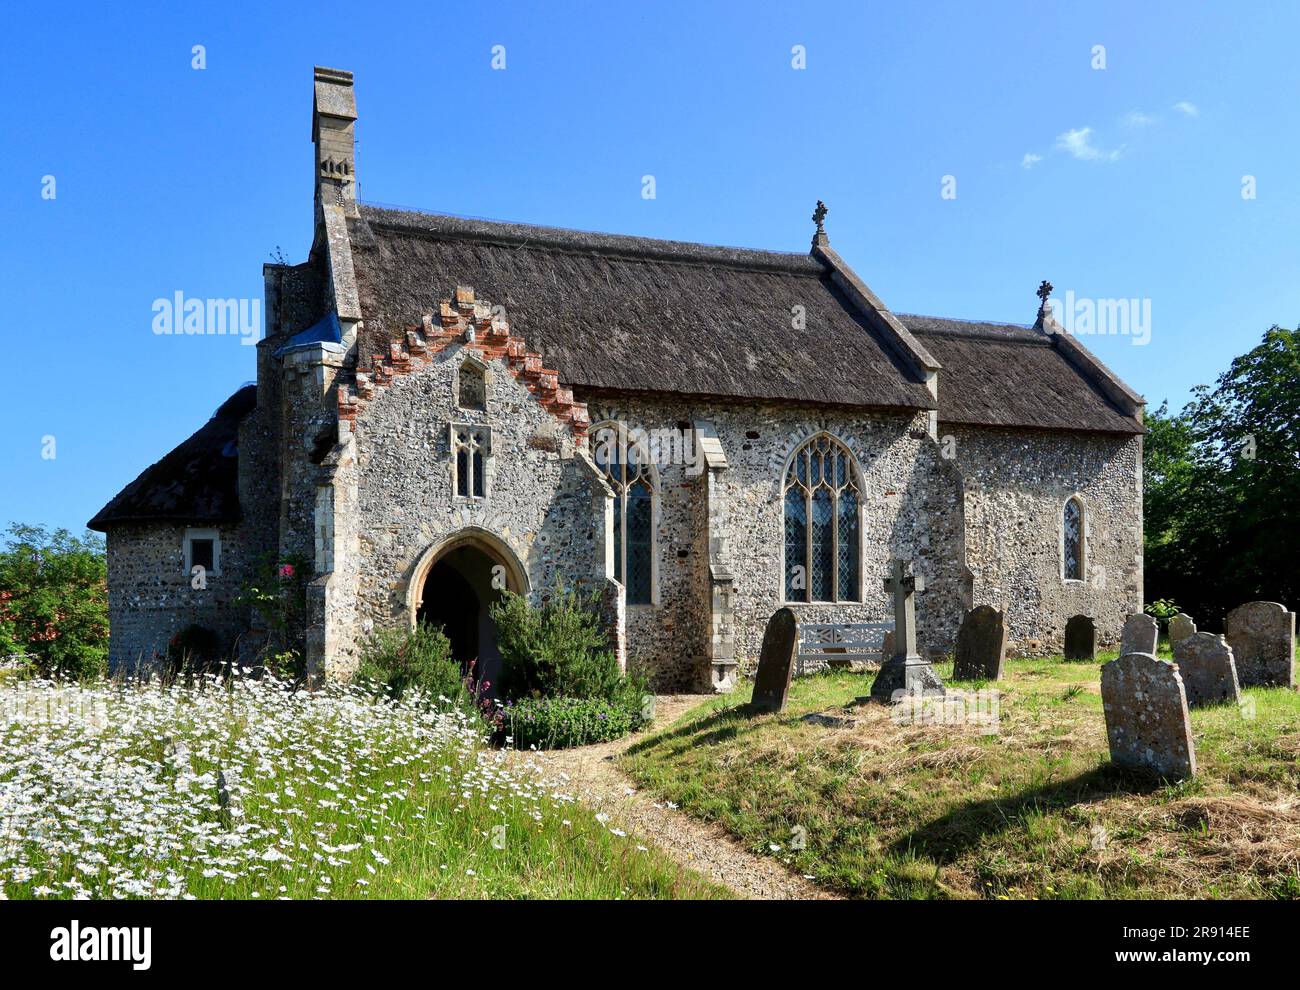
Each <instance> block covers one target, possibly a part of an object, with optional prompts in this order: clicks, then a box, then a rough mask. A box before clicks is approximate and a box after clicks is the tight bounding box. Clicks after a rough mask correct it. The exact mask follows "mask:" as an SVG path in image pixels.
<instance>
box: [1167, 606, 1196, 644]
mask: <svg viewBox="0 0 1300 990" xmlns="http://www.w3.org/2000/svg"><path fill="white" fill-rule="evenodd" d="M1195 635H1196V623H1195V622H1193V621H1192V617H1191V616H1190V615H1184V614H1183V613H1182V612H1179V613H1178V614H1177V615H1175V616H1172V617H1170V619H1169V645H1170V646H1172V645H1173V644H1174V643H1177V642H1180V641H1182V640H1184V639H1186V638H1187V637H1188V636H1195Z"/></svg>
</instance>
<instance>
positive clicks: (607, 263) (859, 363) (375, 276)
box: [348, 205, 1142, 433]
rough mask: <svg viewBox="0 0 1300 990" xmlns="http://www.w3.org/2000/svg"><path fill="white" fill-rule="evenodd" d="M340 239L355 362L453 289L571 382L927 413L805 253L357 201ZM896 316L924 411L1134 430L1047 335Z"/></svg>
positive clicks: (1000, 422) (886, 343)
mask: <svg viewBox="0 0 1300 990" xmlns="http://www.w3.org/2000/svg"><path fill="white" fill-rule="evenodd" d="M348 234H349V240H350V242H351V249H352V263H353V266H354V268H355V271H356V278H357V285H358V289H359V293H360V302H361V310H362V313H363V318H364V323H363V327H364V330H363V332H362V335H361V339H360V341H359V343H360V348H359V353H360V355H361V357H362V359H363V360H364V359H365V358H366V357H367V356H368V355H370V354H382V353H387V351H388V342H389V341H390V340H393V339H398V338H399V337H400V336H401V335H402V334H404V333H405V331H406V330H407V329H409V328H411V327H413V326H416V325H418V324H419V323H420V321H421V318H422V317H423V316H424V314H426V313H436V312H437V310H438V303H439V300H440V299H443V298H447V297H450V296H451V295H453V294H454V292H455V289H456V287H457V286H458V285H464V286H470V287H472V288H473V289H474V291H475V295H476V297H477V298H479V299H482V300H485V301H487V302H488V303H490V304H492V305H499V306H504V307H505V316H506V318H507V319H508V320H509V322H510V325H511V329H512V330H514V331H515V332H516V333H522V334H523V335H524V337H525V338H526V339H527V342H528V346H529V347H530V348H531V349H533V350H536V351H539V352H541V354H542V355H543V357H544V359H545V360H546V362H547V365H548V366H550V367H554V368H556V369H557V370H558V371H559V373H560V381H561V382H562V383H563V384H565V385H568V386H571V387H574V388H577V389H579V390H586V391H619V392H659V393H677V394H688V395H695V396H711V397H721V398H743V399H758V400H787V401H794V402H813V403H818V404H838V405H852V406H865V407H876V408H898V409H913V410H916V409H933V408H935V402H934V400H933V398H932V397H931V395H930V392H929V391H928V389H927V388H926V387H925V385H924V381H923V377H922V373H921V372H920V371H919V369H918V368H917V365H916V363H915V362H914V361H909V360H908V359H907V356H906V355H905V354H902V353H900V351H899V348H898V346H897V342H896V341H891V339H890V337H889V335H888V334H887V333H885V332H882V328H881V326H880V323H879V321H878V320H874V321H873V320H872V319H871V318H869V317H870V315H871V314H869V313H866V312H864V311H863V308H862V306H861V305H860V304H859V303H858V302H855V301H854V300H852V299H850V298H848V297H847V296H846V295H845V293H844V292H843V291H841V289H840V287H839V286H838V285H837V284H836V283H835V281H834V280H833V277H832V276H833V274H834V273H833V272H832V270H831V267H830V266H829V265H828V264H827V263H826V262H825V261H824V260H823V259H820V258H818V257H816V256H814V255H812V254H793V253H782V252H775V251H756V250H750V249H740V248H726V247H714V246H711V245H704V244H689V243H684V242H680V241H661V240H653V239H649V238H640V237H625V236H620V235H613V234H593V233H586V232H581V231H573V230H564V229H560V228H553V227H534V226H529V225H524V224H508V223H498V222H494V221H486V220H470V219H465V218H461V217H448V216H438V215H433V214H425V213H416V212H411V211H405V210H393V209H387V208H381V207H376V206H368V205H362V206H361V207H360V217H359V218H358V219H353V220H351V221H349V224H348ZM841 284H842V283H841ZM796 306H801V307H803V314H804V319H805V323H804V326H803V328H802V329H796V328H795V327H794V326H793V325H792V309H793V308H794V307H796ZM899 319H900V320H901V322H902V324H903V326H904V327H906V328H907V330H910V331H911V332H912V334H913V336H914V338H915V342H916V343H918V344H920V345H921V346H922V347H924V348H925V349H927V350H929V351H930V353H931V354H932V355H933V356H934V357H935V358H937V360H938V363H939V364H941V365H942V368H941V370H940V371H939V418H940V420H941V421H948V422H953V423H972V424H980V425H994V426H1025V427H1038V428H1044V429H1067V430H1085V431H1099V432H1120V433H1136V432H1141V429H1142V427H1141V425H1140V424H1139V423H1138V421H1137V420H1136V419H1135V418H1134V417H1132V416H1129V415H1126V414H1125V413H1124V412H1123V411H1122V410H1121V409H1120V408H1119V407H1118V406H1116V405H1115V404H1114V403H1113V402H1111V401H1110V400H1109V399H1107V398H1106V396H1105V394H1104V393H1103V392H1102V391H1101V390H1100V389H1099V388H1098V386H1097V384H1096V383H1095V382H1093V381H1092V380H1090V378H1089V377H1088V375H1087V374H1086V373H1085V371H1084V369H1082V368H1080V367H1078V366H1077V365H1076V364H1074V363H1072V362H1071V360H1070V359H1069V358H1068V357H1067V356H1066V355H1065V354H1063V353H1062V352H1061V351H1060V350H1058V349H1057V348H1055V347H1054V346H1053V344H1052V341H1051V338H1050V337H1049V336H1047V335H1046V334H1043V333H1041V332H1039V331H1035V330H1033V329H1030V328H1026V327H1014V326H1007V325H1005V324H996V323H971V322H967V321H961V320H947V319H938V318H933V317H924V316H901V317H899Z"/></svg>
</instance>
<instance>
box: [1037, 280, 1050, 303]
mask: <svg viewBox="0 0 1300 990" xmlns="http://www.w3.org/2000/svg"><path fill="white" fill-rule="evenodd" d="M1052 288H1053V286H1052V283H1051V282H1049V281H1047V279H1043V280H1042V281H1041V282H1039V283H1038V292H1036V293H1035V295H1037V296H1038V298H1039V299H1041V300H1042V301H1043V305H1044V306H1046V305H1047V297H1048V296H1050V295H1051V294H1052Z"/></svg>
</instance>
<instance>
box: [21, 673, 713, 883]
mask: <svg viewBox="0 0 1300 990" xmlns="http://www.w3.org/2000/svg"><path fill="white" fill-rule="evenodd" d="M724 896H728V893H727V891H725V890H724V889H722V888H719V887H716V886H714V885H713V884H711V883H709V882H706V881H705V880H703V879H702V878H701V877H699V876H698V875H697V874H695V873H692V872H691V871H689V870H685V869H683V868H682V867H680V866H679V865H678V864H677V863H675V862H674V861H672V860H670V859H668V858H667V857H666V856H665V855H664V854H662V853H661V852H659V851H657V850H653V849H646V848H645V847H643V846H640V845H638V844H637V842H636V841H635V840H634V839H632V838H629V837H626V836H623V835H621V834H619V833H618V832H616V831H615V830H613V829H612V828H610V827H608V826H607V825H606V824H605V823H604V822H603V821H601V820H598V819H597V818H596V817H595V816H594V815H593V814H592V813H591V812H590V811H588V810H587V809H586V808H585V807H583V806H581V805H579V804H577V802H576V801H575V799H574V797H573V796H572V795H570V794H567V793H565V787H564V785H563V783H562V782H557V781H552V780H548V779H546V777H545V776H544V775H543V773H542V771H541V770H539V769H538V768H537V767H536V766H535V765H531V764H529V763H527V761H516V760H511V759H508V754H506V753H502V752H497V751H494V750H492V749H490V748H489V747H487V746H486V745H485V744H484V739H483V735H482V732H481V731H480V730H479V729H478V728H477V727H476V724H475V723H473V722H471V721H470V720H469V719H468V718H467V717H466V716H464V715H462V714H460V713H458V712H438V711H429V710H426V709H424V708H421V707H419V706H418V705H415V704H408V703H403V704H376V703H374V702H373V701H371V700H370V699H368V698H366V697H364V696H363V695H361V694H360V693H359V692H355V691H347V690H343V689H338V690H330V691H323V692H318V693H316V694H314V695H313V694H307V693H304V692H297V693H293V692H289V691H286V690H284V689H282V688H280V687H277V686H275V685H273V684H268V683H266V682H255V681H248V682H242V683H240V684H237V685H236V686H235V687H234V688H233V689H231V688H226V687H221V686H215V685H207V686H206V687H205V689H203V690H192V689H183V688H180V687H173V688H167V689H163V688H159V687H157V686H156V685H155V686H150V687H145V688H134V687H121V686H114V685H111V684H105V683H101V684H96V685H88V686H75V685H73V686H66V685H65V686H56V685H53V684H49V683H47V682H14V681H12V680H10V681H8V682H6V683H4V684H3V685H0V898H6V897H7V898H11V899H19V898H29V897H42V898H47V897H49V898H72V897H89V898H121V897H127V898H132V897H167V898H182V897H198V898H258V897H260V898H266V899H269V898H358V897H379V898H427V897H444V898H525V897H546V898H600V899H606V898H696V897H724Z"/></svg>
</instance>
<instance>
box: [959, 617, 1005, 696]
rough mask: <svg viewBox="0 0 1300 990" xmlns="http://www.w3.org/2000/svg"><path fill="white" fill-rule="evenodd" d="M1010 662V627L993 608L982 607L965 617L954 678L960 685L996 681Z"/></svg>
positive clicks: (960, 631) (960, 632)
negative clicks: (961, 683) (1008, 630)
mask: <svg viewBox="0 0 1300 990" xmlns="http://www.w3.org/2000/svg"><path fill="white" fill-rule="evenodd" d="M1006 659H1007V624H1006V622H1005V621H1004V619H1003V615H1002V613H1001V612H1000V611H998V610H997V609H995V608H994V607H993V606H992V605H979V606H977V607H975V608H973V609H971V610H970V611H969V612H967V613H966V614H965V616H963V617H962V620H961V628H960V629H958V630H957V650H956V662H955V663H954V664H953V670H952V676H953V677H954V678H955V679H956V680H959V681H978V680H987V681H996V680H997V679H998V678H1000V677H1001V676H1002V666H1003V664H1004V663H1005V662H1006Z"/></svg>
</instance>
